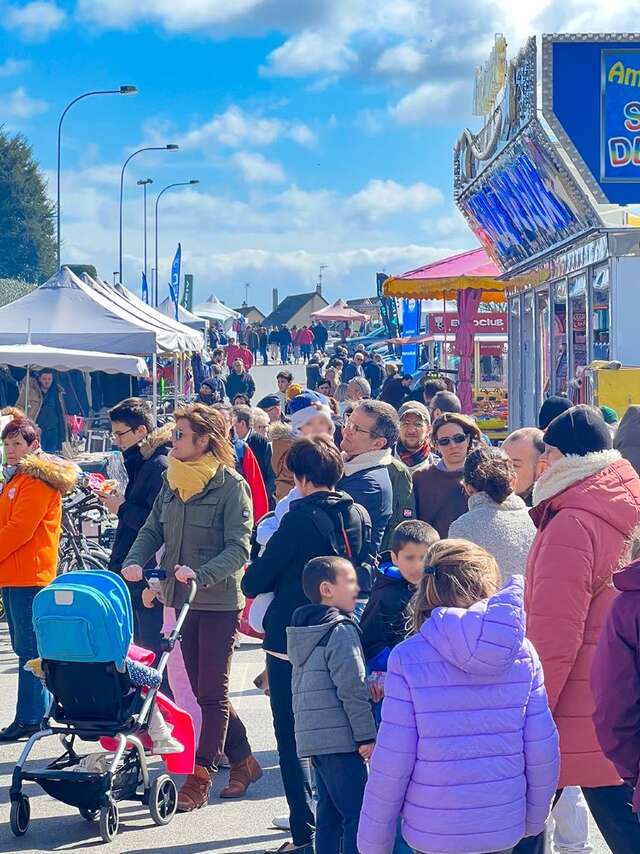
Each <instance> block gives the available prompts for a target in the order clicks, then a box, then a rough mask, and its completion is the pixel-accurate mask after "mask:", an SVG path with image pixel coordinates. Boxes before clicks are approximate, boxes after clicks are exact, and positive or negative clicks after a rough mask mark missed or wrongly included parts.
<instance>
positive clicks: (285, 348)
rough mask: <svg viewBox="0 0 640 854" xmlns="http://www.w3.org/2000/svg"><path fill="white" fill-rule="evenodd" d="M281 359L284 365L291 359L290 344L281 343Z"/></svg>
mask: <svg viewBox="0 0 640 854" xmlns="http://www.w3.org/2000/svg"><path fill="white" fill-rule="evenodd" d="M280 361H281V362H282V364H283V365H286V364H287V362H288V361H289V345H288V344H281V345H280Z"/></svg>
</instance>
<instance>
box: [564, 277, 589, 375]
mask: <svg viewBox="0 0 640 854" xmlns="http://www.w3.org/2000/svg"><path fill="white" fill-rule="evenodd" d="M569 330H570V332H569V343H570V349H569V373H570V377H571V379H575V377H576V375H577V370H578V368H581V367H584V366H585V365H587V364H588V363H589V354H588V349H587V277H586V275H584V274H583V275H581V276H577V277H576V278H575V279H570V280H569Z"/></svg>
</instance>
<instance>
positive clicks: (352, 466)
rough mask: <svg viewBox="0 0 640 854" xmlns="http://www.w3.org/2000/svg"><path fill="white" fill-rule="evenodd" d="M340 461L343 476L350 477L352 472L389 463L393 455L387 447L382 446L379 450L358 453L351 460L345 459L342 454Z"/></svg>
mask: <svg viewBox="0 0 640 854" xmlns="http://www.w3.org/2000/svg"><path fill="white" fill-rule="evenodd" d="M342 461H343V463H344V477H350V476H351V475H352V474H356V472H359V471H364V470H365V469H372V468H377V467H378V466H388V465H391V463H392V462H393V456H392V455H391V450H390V449H389V448H382V449H381V450H379V451H366V452H365V453H364V454H358V456H357V457H354V458H353V459H352V460H347V459H346V458H345V457H344V454H343V456H342Z"/></svg>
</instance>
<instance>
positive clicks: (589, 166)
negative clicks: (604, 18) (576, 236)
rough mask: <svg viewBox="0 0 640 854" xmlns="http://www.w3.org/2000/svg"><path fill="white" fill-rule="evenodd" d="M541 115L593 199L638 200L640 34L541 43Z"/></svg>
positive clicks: (567, 37) (565, 37)
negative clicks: (566, 153)
mask: <svg viewBox="0 0 640 854" xmlns="http://www.w3.org/2000/svg"><path fill="white" fill-rule="evenodd" d="M542 39H543V41H542V45H543V50H542V59H543V64H542V73H543V113H544V117H545V119H546V120H547V121H548V122H549V124H550V125H551V127H552V129H553V130H554V132H555V133H556V134H557V136H558V139H559V141H560V143H561V144H562V146H563V147H564V148H565V149H566V150H567V151H568V153H569V155H570V156H571V159H572V161H573V162H574V164H575V166H576V167H577V169H578V171H579V172H580V174H581V175H582V177H583V178H584V180H585V183H586V184H587V186H588V187H589V189H590V190H591V191H592V192H593V194H594V195H595V197H596V199H597V200H598V201H599V202H601V203H605V202H610V203H612V204H623V205H624V204H633V203H637V202H638V201H640V187H638V184H639V183H640V35H639V34H636V35H606V36H599V35H596V36H589V35H582V34H576V35H562V36H556V35H549V36H543V37H542Z"/></svg>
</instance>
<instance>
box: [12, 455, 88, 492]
mask: <svg viewBox="0 0 640 854" xmlns="http://www.w3.org/2000/svg"><path fill="white" fill-rule="evenodd" d="M17 471H18V472H19V473H20V474H26V475H28V476H29V477H33V478H35V479H36V480H42V481H44V483H47V484H49V486H51V487H53V489H55V490H57V491H58V492H59V493H60V494H61V495H67V494H68V493H69V492H73V490H74V489H75V486H76V483H77V481H78V468H77V466H76V465H75V464H74V463H72V462H70V461H69V460H63V459H62V458H61V457H57V456H55V455H54V454H45V453H44V452H40V453H35V454H28V455H27V456H26V457H24V458H23V459H22V460H21V461H20V462H19V463H18V468H17Z"/></svg>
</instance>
